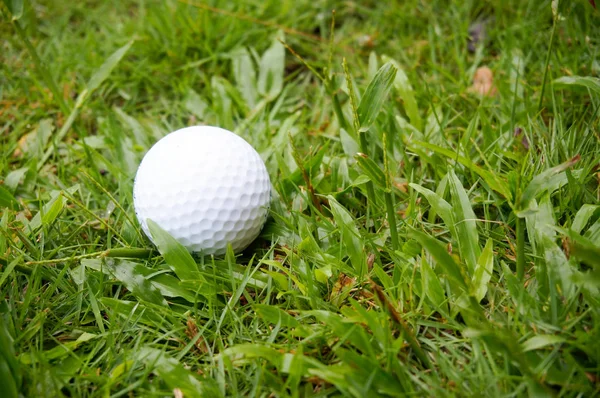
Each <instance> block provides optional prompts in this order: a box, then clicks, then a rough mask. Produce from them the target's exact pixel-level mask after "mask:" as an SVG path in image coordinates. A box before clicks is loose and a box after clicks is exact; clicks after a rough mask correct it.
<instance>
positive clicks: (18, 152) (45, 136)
mask: <svg viewBox="0 0 600 398" xmlns="http://www.w3.org/2000/svg"><path fill="white" fill-rule="evenodd" d="M53 131H54V121H53V120H52V119H50V118H46V119H42V120H41V121H40V122H39V123H38V125H37V126H36V128H35V129H33V130H32V131H31V132H29V133H27V134H25V135H23V136H22V137H21V138H20V139H19V142H18V147H17V149H15V151H14V152H13V156H15V157H19V156H23V157H26V158H37V157H41V156H42V154H43V152H44V148H45V147H46V145H47V144H48V140H49V139H50V137H52V132H53Z"/></svg>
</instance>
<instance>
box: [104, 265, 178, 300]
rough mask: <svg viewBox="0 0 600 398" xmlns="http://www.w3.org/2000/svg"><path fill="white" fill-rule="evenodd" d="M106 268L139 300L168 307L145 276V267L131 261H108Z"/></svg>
mask: <svg viewBox="0 0 600 398" xmlns="http://www.w3.org/2000/svg"><path fill="white" fill-rule="evenodd" d="M105 265H106V267H107V268H108V269H109V270H110V271H111V273H112V274H113V276H114V277H115V278H116V279H117V280H118V281H119V282H121V283H122V284H123V285H125V287H126V288H127V290H129V291H130V292H131V293H132V294H133V295H134V296H136V297H137V298H139V299H141V300H143V301H147V302H149V303H152V304H156V305H160V306H164V307H166V306H167V302H166V300H165V299H164V298H163V296H162V294H161V293H160V291H159V290H158V289H157V288H156V287H155V286H154V285H152V283H151V282H150V281H149V280H148V279H147V278H146V277H145V276H144V273H145V272H144V269H145V268H146V267H144V266H143V265H141V264H136V263H133V262H131V261H118V262H115V261H112V260H111V259H107V260H106V264H105Z"/></svg>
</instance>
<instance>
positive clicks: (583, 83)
mask: <svg viewBox="0 0 600 398" xmlns="http://www.w3.org/2000/svg"><path fill="white" fill-rule="evenodd" d="M552 86H553V87H554V88H575V87H583V88H586V89H589V90H590V91H591V92H593V93H595V94H597V95H600V79H598V78H597V77H592V76H563V77H559V78H558V79H554V80H553V81H552Z"/></svg>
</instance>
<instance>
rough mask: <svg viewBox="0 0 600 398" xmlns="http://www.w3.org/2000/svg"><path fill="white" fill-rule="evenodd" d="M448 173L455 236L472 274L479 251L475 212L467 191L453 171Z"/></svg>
mask: <svg viewBox="0 0 600 398" xmlns="http://www.w3.org/2000/svg"><path fill="white" fill-rule="evenodd" d="M448 174H449V179H448V181H449V183H450V192H451V193H452V212H453V216H454V217H453V218H454V222H455V223H456V224H455V228H456V237H455V238H456V240H457V242H458V247H459V251H460V254H461V256H462V258H463V260H464V261H465V262H466V263H467V266H468V267H469V274H470V275H473V271H474V269H475V267H476V264H477V259H478V257H479V255H480V253H481V249H480V248H479V233H478V232H477V223H476V217H475V212H473V208H472V207H471V202H470V201H469V197H468V196H467V192H466V191H465V189H464V188H463V186H462V184H461V182H460V181H459V180H458V177H456V174H454V171H452V170H450V172H449V173H448Z"/></svg>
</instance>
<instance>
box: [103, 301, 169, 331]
mask: <svg viewBox="0 0 600 398" xmlns="http://www.w3.org/2000/svg"><path fill="white" fill-rule="evenodd" d="M98 301H99V302H100V303H101V304H102V305H103V306H104V307H105V311H107V312H108V314H109V316H110V315H117V316H119V317H122V318H124V319H128V320H131V321H133V322H136V323H138V322H139V323H143V324H144V325H147V326H150V327H152V328H159V327H160V326H161V325H164V324H167V322H168V321H167V320H166V319H165V317H164V316H163V314H160V313H158V312H156V311H153V310H151V309H150V308H149V307H147V306H146V305H144V304H142V303H139V302H137V301H127V300H119V299H115V298H112V297H101V298H100V299H98ZM169 327H170V326H169Z"/></svg>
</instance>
